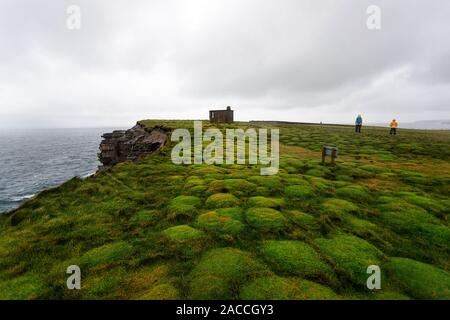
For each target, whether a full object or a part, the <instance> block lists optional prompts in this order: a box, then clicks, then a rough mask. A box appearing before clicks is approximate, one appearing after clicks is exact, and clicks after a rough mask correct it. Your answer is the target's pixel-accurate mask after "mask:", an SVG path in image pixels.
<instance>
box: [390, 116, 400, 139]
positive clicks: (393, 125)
mask: <svg viewBox="0 0 450 320" xmlns="http://www.w3.org/2000/svg"><path fill="white" fill-rule="evenodd" d="M390 126H391V132H390V133H389V134H391V135H392V134H393V135H394V136H395V135H396V134H397V127H398V123H397V120H395V119H392V121H391V125H390Z"/></svg>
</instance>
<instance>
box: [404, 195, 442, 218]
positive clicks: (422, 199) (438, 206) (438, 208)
mask: <svg viewBox="0 0 450 320" xmlns="http://www.w3.org/2000/svg"><path fill="white" fill-rule="evenodd" d="M398 195H399V196H400V197H401V198H402V199H404V200H405V201H406V202H408V203H412V204H414V205H416V206H419V207H421V208H423V209H425V210H427V211H428V212H432V213H435V214H439V213H443V212H444V211H445V210H446V208H447V207H446V205H445V204H444V203H443V202H442V201H440V200H438V199H432V198H430V197H426V196H421V195H418V194H417V193H414V192H399V193H398Z"/></svg>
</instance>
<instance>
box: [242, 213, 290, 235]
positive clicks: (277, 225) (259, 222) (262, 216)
mask: <svg viewBox="0 0 450 320" xmlns="http://www.w3.org/2000/svg"><path fill="white" fill-rule="evenodd" d="M246 218H247V222H248V224H249V225H250V226H252V227H254V228H255V229H257V230H259V231H261V232H270V231H272V232H277V231H281V230H283V229H284V228H285V227H286V226H287V219H286V218H285V217H284V216H283V215H282V214H281V212H279V211H277V210H275V209H270V208H250V209H248V210H247V212H246Z"/></svg>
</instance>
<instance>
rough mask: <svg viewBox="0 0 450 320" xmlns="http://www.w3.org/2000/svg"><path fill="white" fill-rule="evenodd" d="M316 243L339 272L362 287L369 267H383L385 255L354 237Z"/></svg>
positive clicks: (349, 236)
mask: <svg viewBox="0 0 450 320" xmlns="http://www.w3.org/2000/svg"><path fill="white" fill-rule="evenodd" d="M314 242H315V243H316V244H317V246H318V247H319V249H320V251H321V252H322V254H323V255H325V256H326V257H328V259H330V261H333V263H334V265H335V267H336V269H337V270H338V271H340V272H342V273H343V274H344V275H346V276H347V277H348V278H349V279H350V280H352V281H353V282H354V283H356V284H358V285H361V286H365V284H366V280H367V273H366V271H367V267H368V266H370V265H381V262H382V259H383V254H382V253H381V251H380V250H378V249H377V248H376V247H375V246H373V245H372V244H370V243H369V242H367V241H365V240H362V239H360V238H358V237H355V236H352V235H344V234H341V235H337V236H334V237H332V238H330V239H324V238H321V239H316V240H315V241H314Z"/></svg>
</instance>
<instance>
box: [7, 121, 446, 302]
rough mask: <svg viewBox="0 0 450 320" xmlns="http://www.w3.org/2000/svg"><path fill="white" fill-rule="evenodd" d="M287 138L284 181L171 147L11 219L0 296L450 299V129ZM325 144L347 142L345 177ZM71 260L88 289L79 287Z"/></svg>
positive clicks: (322, 132)
mask: <svg viewBox="0 0 450 320" xmlns="http://www.w3.org/2000/svg"><path fill="white" fill-rule="evenodd" d="M141 123H142V124H143V125H145V126H147V127H153V126H155V125H163V126H166V127H168V128H172V129H173V128H180V127H182V128H190V129H192V122H191V121H142V122H141ZM272 125H273V124H267V123H265V124H264V123H235V124H233V125H231V126H232V127H241V128H248V127H258V126H262V127H267V126H269V127H270V126H272ZM210 126H211V125H210V124H209V123H204V129H206V128H208V127H210ZM277 127H278V128H280V139H281V145H280V170H279V173H278V174H277V175H274V176H261V175H260V167H261V166H260V165H221V166H214V165H213V166H207V165H174V164H172V162H171V161H170V151H171V147H172V145H173V144H172V143H169V145H168V146H166V147H165V148H164V149H162V150H160V151H158V152H156V153H155V154H153V155H150V156H148V157H146V158H145V159H142V160H140V161H138V162H135V163H128V162H127V163H121V164H119V165H117V166H115V167H113V168H111V169H109V170H107V171H103V172H100V173H98V174H96V175H94V176H92V177H89V178H86V179H84V180H82V179H78V178H74V179H71V180H69V181H67V182H66V183H64V184H63V185H61V186H59V187H57V188H54V189H50V190H46V191H44V192H41V193H40V194H39V195H37V196H36V197H35V198H34V199H31V200H29V201H27V202H26V203H24V204H23V205H22V206H21V207H20V208H18V209H16V210H14V211H12V212H9V213H5V214H2V215H1V216H0V299H409V298H413V299H449V298H450V297H449V289H448V288H449V287H450V284H449V277H450V275H449V271H450V262H449V261H450V251H449V243H450V229H449V224H448V220H447V218H448V214H449V212H450V209H449V208H450V200H449V199H448V194H449V193H450V161H449V157H450V148H449V147H448V146H449V145H450V133H449V132H448V131H432V132H431V131H419V130H399V134H398V135H397V136H396V137H392V136H389V134H388V132H387V131H388V129H384V128H364V131H363V133H362V134H360V135H356V134H355V133H354V132H353V128H351V127H345V126H318V125H287V124H279V125H278V126H277ZM219 128H220V129H222V130H223V129H225V126H223V125H220V126H219ZM323 145H336V146H338V147H339V158H338V159H337V163H336V165H335V166H331V165H328V164H327V165H322V164H321V163H320V160H321V153H320V151H321V147H322V146H323ZM73 264H75V265H79V266H80V267H81V269H82V289H81V290H67V288H66V280H67V276H68V275H67V274H66V269H67V267H68V266H70V265H73ZM371 264H376V265H379V266H380V268H381V270H382V274H383V275H382V289H381V290H377V291H376V292H373V291H370V290H368V289H367V287H366V285H365V283H366V279H367V277H368V274H367V273H366V270H367V267H368V266H369V265H371Z"/></svg>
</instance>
